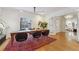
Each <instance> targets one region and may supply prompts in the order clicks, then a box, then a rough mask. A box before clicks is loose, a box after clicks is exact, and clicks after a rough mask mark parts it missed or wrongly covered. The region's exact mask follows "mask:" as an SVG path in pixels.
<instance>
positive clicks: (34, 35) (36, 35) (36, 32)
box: [32, 31, 41, 39]
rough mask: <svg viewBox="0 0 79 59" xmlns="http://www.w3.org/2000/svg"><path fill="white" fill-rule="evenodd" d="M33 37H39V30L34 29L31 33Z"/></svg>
mask: <svg viewBox="0 0 79 59" xmlns="http://www.w3.org/2000/svg"><path fill="white" fill-rule="evenodd" d="M32 36H33V38H37V39H38V38H40V37H41V31H35V32H33V33H32Z"/></svg>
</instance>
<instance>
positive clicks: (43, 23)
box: [38, 21, 48, 29]
mask: <svg viewBox="0 0 79 59" xmlns="http://www.w3.org/2000/svg"><path fill="white" fill-rule="evenodd" d="M47 25H48V23H47V22H41V21H39V23H38V26H39V27H40V28H42V29H47Z"/></svg>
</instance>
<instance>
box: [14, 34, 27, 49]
mask: <svg viewBox="0 0 79 59" xmlns="http://www.w3.org/2000/svg"><path fill="white" fill-rule="evenodd" d="M27 38H28V34H27V33H17V34H16V36H15V39H14V43H13V46H17V47H16V48H17V49H18V50H20V48H22V47H23V46H25V43H26V40H27ZM16 43H17V45H16Z"/></svg>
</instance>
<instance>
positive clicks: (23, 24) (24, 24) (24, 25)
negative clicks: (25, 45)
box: [20, 17, 31, 30]
mask: <svg viewBox="0 0 79 59" xmlns="http://www.w3.org/2000/svg"><path fill="white" fill-rule="evenodd" d="M30 28H31V19H30V17H21V18H20V30H26V29H30Z"/></svg>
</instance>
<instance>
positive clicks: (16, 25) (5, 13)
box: [0, 8, 33, 33]
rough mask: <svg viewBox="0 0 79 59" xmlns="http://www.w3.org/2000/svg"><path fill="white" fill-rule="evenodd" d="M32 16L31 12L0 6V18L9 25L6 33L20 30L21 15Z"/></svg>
mask: <svg viewBox="0 0 79 59" xmlns="http://www.w3.org/2000/svg"><path fill="white" fill-rule="evenodd" d="M28 16H30V17H31V18H32V17H33V14H31V13H28V12H19V11H18V10H15V9H11V8H2V11H1V16H0V18H1V19H2V20H4V21H5V22H6V23H7V25H8V26H9V29H8V33H10V32H14V31H18V30H20V18H21V17H28Z"/></svg>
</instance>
